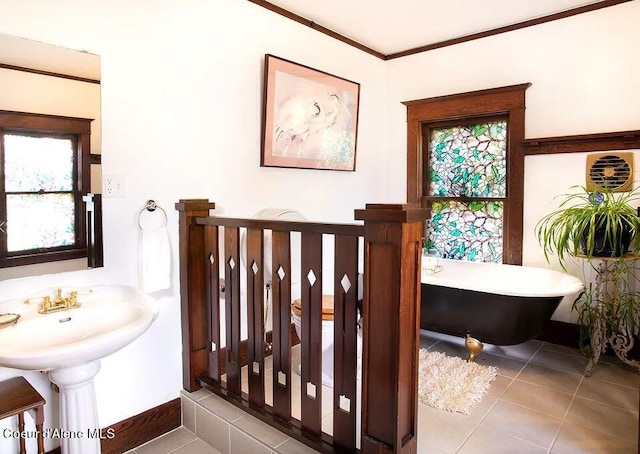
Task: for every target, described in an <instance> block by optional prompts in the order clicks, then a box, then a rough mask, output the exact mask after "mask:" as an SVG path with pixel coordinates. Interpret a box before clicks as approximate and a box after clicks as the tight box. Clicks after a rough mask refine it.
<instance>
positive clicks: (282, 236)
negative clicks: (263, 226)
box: [271, 230, 292, 421]
mask: <svg viewBox="0 0 640 454" xmlns="http://www.w3.org/2000/svg"><path fill="white" fill-rule="evenodd" d="M271 240H272V241H271V242H272V247H273V252H272V255H271V259H272V267H271V270H272V272H273V280H272V286H271V289H272V302H273V303H272V306H273V331H272V334H273V413H274V414H275V415H276V416H277V417H279V418H282V419H284V420H286V421H288V420H289V419H291V373H292V371H291V242H290V233H289V232H280V231H277V230H273V232H272V236H271Z"/></svg>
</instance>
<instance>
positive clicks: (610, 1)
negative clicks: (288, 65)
mask: <svg viewBox="0 0 640 454" xmlns="http://www.w3.org/2000/svg"><path fill="white" fill-rule="evenodd" d="M249 1H250V2H251V3H254V4H256V5H258V6H261V7H263V8H266V9H268V10H270V11H273V12H274V13H276V14H279V15H281V16H283V17H286V18H287V19H291V20H293V21H295V22H298V23H299V24H302V25H306V26H307V27H310V28H312V29H314V30H316V31H319V32H320V33H323V34H325V35H327V36H330V37H332V38H334V39H337V40H338V41H341V42H343V43H345V44H348V45H349V46H352V47H355V48H356V49H359V50H361V51H363V52H365V53H367V54H370V55H373V56H374V57H378V58H380V59H381V60H385V61H386V60H394V59H396V58H401V57H407V56H409V55H415V54H419V53H422V52H427V51H430V50H434V49H440V48H443V47H448V46H453V45H456V44H461V43H465V42H468V41H474V40H476V39H482V38H487V37H490V36H494V35H499V34H502V33H507V32H511V31H516V30H520V29H523V28H527V27H532V26H534V25H541V24H545V23H547V22H553V21H556V20H559V19H566V18H568V17H572V16H577V15H579V14H583V13H589V12H591V11H597V10H599V9H603V8H608V7H610V6H616V5H619V4H621V3H627V2H629V1H631V0H604V1H600V2H596V3H592V4H590V5H584V6H579V7H577V8H571V9H568V10H566V11H561V12H559V13H554V14H548V15H546V16H542V17H537V18H535V19H529V20H526V21H522V22H516V23H515V24H511V25H505V26H504V27H497V28H493V29H490V30H485V31H483V32H479V33H471V34H469V35H464V36H459V37H457V38H452V39H447V40H444V41H439V42H436V43H431V44H427V45H424V46H420V47H414V48H412V49H407V50H403V51H400V52H394V53H391V54H386V55H385V54H383V53H382V52H379V51H377V50H375V49H372V48H370V47H367V46H365V45H364V44H361V43H359V42H357V41H354V40H353V39H351V38H347V37H346V36H344V35H341V34H340V33H337V32H334V31H333V30H330V29H328V28H326V27H323V26H322V25H319V24H317V23H315V22H314V21H312V20H309V19H305V18H304V17H302V16H299V15H298V14H295V13H292V12H291V11H288V10H286V9H284V8H281V7H279V6H276V5H274V4H273V3H269V2H267V1H265V0H249Z"/></svg>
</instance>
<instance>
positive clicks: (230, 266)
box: [224, 227, 242, 395]
mask: <svg viewBox="0 0 640 454" xmlns="http://www.w3.org/2000/svg"><path fill="white" fill-rule="evenodd" d="M224 237H225V247H224V251H225V265H224V268H225V318H226V340H227V342H226V344H227V345H226V347H227V389H228V390H229V391H230V392H232V393H234V394H236V395H241V394H242V375H241V371H240V368H241V367H242V366H241V364H240V268H241V266H240V242H239V229H238V228H237V227H225V229H224Z"/></svg>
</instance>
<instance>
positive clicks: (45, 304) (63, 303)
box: [38, 289, 80, 314]
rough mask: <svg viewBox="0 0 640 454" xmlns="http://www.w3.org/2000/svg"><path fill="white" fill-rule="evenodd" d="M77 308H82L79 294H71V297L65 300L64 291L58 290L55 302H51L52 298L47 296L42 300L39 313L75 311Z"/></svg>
mask: <svg viewBox="0 0 640 454" xmlns="http://www.w3.org/2000/svg"><path fill="white" fill-rule="evenodd" d="M76 307H80V303H79V302H78V292H75V291H74V292H70V293H69V296H67V297H66V298H63V297H62V289H58V290H56V296H55V297H54V299H53V301H51V297H50V296H45V297H43V298H42V302H41V303H40V309H38V313H40V314H48V313H49V312H57V311H63V310H67V309H74V308H76Z"/></svg>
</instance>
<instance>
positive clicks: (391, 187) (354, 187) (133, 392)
mask: <svg viewBox="0 0 640 454" xmlns="http://www.w3.org/2000/svg"><path fill="white" fill-rule="evenodd" d="M0 10H1V11H2V14H0V32H3V33H8V34H14V35H18V36H23V37H26V38H31V39H37V40H41V41H45V42H51V43H54V44H58V45H63V46H68V47H72V48H76V49H87V50H89V51H90V52H93V53H96V54H99V55H100V56H101V58H102V119H103V129H102V135H103V143H102V145H103V146H102V148H103V161H102V162H103V173H104V174H105V175H116V176H119V177H121V178H122V180H123V181H124V183H125V195H124V197H123V198H111V199H105V200H104V210H105V212H104V219H105V225H104V230H105V231H104V234H105V267H104V268H103V269H98V270H89V271H82V272H77V273H66V274H61V275H52V276H44V277H40V278H37V279H27V280H22V281H5V282H3V283H2V284H0V292H1V295H2V298H0V299H5V298H10V297H13V296H19V295H21V294H23V293H24V292H26V291H27V289H30V290H32V289H33V288H36V287H37V288H40V287H49V286H53V285H56V284H58V283H64V284H69V285H82V284H88V283H105V282H106V283H108V282H114V283H123V284H132V285H136V284H137V276H136V265H137V259H136V250H137V231H136V227H135V224H134V220H135V216H136V214H137V212H138V211H139V210H140V208H141V207H142V206H143V204H144V203H145V201H146V200H147V199H149V198H153V199H155V200H156V201H157V202H158V203H159V204H160V205H161V206H162V207H164V208H165V210H166V211H167V213H168V215H169V228H170V235H171V240H172V248H173V252H174V261H173V263H174V269H175V267H177V260H176V254H175V253H176V252H177V244H176V235H177V215H176V213H175V212H174V211H173V204H174V202H176V201H177V200H178V199H180V198H209V199H211V200H212V201H215V202H216V203H217V204H218V207H219V211H220V212H221V213H223V214H232V215H243V216H244V215H247V216H250V215H252V214H253V213H255V212H256V211H258V210H259V209H261V208H264V207H268V206H272V207H273V206H276V207H283V206H286V207H289V208H294V209H297V210H299V211H301V212H302V213H303V214H304V215H305V216H306V217H307V218H309V219H317V220H335V221H344V222H346V221H350V220H351V219H352V218H353V209H354V208H356V207H362V206H363V205H364V204H365V203H366V202H398V201H400V202H401V201H404V200H405V198H406V196H405V173H406V137H405V127H406V126H405V125H406V118H405V108H404V107H403V106H402V105H401V104H400V102H401V101H405V100H410V99H418V98H425V97H429V96H438V95H444V94H450V93H457V92H462V91H468V90H476V89H483V88H491V87H497V86H503V85H509V84H515V83H522V82H532V83H533V86H532V87H531V88H530V89H529V90H528V91H527V105H528V110H527V125H526V126H527V136H528V137H534V136H550V135H567V134H579V133H590V132H601V131H611V130H625V129H638V123H637V118H639V114H640V103H639V102H638V101H639V99H638V98H639V95H640V89H639V88H638V87H637V83H636V77H635V75H637V74H638V73H639V72H640V71H639V70H640V62H639V61H638V59H637V58H634V55H635V54H634V52H635V47H634V43H637V42H639V39H640V30H639V29H637V27H636V22H637V18H638V17H640V4H638V2H630V3H626V4H623V5H619V6H616V7H612V8H608V9H605V10H601V11H598V12H594V13H589V14H585V15H582V16H578V17H574V18H570V19H565V20H562V21H558V22H554V23H550V24H545V25H541V26H538V27H534V28H529V29H525V30H520V31H516V32H511V33H509V34H505V35H500V36H496V37H491V38H486V39H483V40H479V41H474V42H471V43H465V44H461V45H458V46H454V47H449V48H445V49H440V50H435V51H432V52H428V53H423V54H420V55H415V56H411V57H407V58H403V59H400V60H393V61H390V62H386V63H385V62H382V61H381V60H378V59H376V58H374V57H371V56H369V55H367V54H364V53H362V52H360V51H357V50H355V49H352V48H350V47H348V46H346V45H344V44H342V43H340V42H338V41H335V40H333V39H331V38H328V37H326V36H324V35H321V34H319V33H317V32H314V31H313V30H311V29H309V28H307V27H304V26H302V25H300V24H296V23H293V22H291V21H288V20H286V19H284V18H282V17H279V16H277V15H275V14H273V13H271V12H269V11H267V10H265V9H262V8H260V7H258V6H256V5H253V4H252V3H250V2H247V1H242V0H136V1H135V2H131V1H124V0H112V1H109V2H106V1H104V2H86V1H85V0H67V1H65V2H49V1H46V0H22V1H21V2H14V1H10V0H0ZM265 53H271V54H274V55H277V56H280V57H284V58H287V59H289V60H292V61H295V62H299V63H302V64H305V65H308V66H311V67H315V68H318V69H322V70H324V71H327V72H329V73H333V74H336V75H339V76H341V77H344V78H347V79H350V80H354V81H357V82H360V83H361V100H360V120H359V129H358V133H359V134H358V153H357V168H356V172H355V173H351V172H329V171H314V170H296V169H275V168H260V166H259V162H260V161H259V150H260V117H261V111H262V72H263V71H262V68H263V55H264V54H265ZM559 159H560V160H564V159H569V162H568V163H567V162H565V161H563V162H562V163H559V162H558V160H559ZM541 160H542V162H541V165H538V164H536V162H537V161H541ZM534 161H536V162H534ZM582 163H583V161H582V160H581V158H580V157H579V156H572V157H570V158H566V157H556V156H552V157H536V158H531V159H530V158H527V163H526V172H527V173H526V179H527V180H526V184H527V192H526V194H525V210H526V211H527V213H537V212H539V211H544V210H545V209H546V208H545V207H546V206H547V205H548V204H549V203H550V202H549V200H548V199H549V198H550V197H551V195H552V194H559V193H562V192H564V191H565V189H566V188H567V187H569V186H570V185H571V184H574V183H580V181H574V180H576V179H579V178H580V175H579V173H580V172H577V173H576V174H573V173H572V174H567V173H566V166H567V165H571V166H577V167H580V168H581V167H582V165H583V164H582ZM560 164H561V165H560ZM540 188H545V192H544V195H540V192H541V191H540V190H539V189H540ZM537 217H538V216H537V215H536V216H535V218H537ZM534 223H535V219H533V218H532V217H531V216H529V215H527V217H526V218H525V262H526V263H531V264H543V262H542V260H541V252H540V250H539V248H537V246H536V245H535V244H532V238H531V235H532V229H533V225H534ZM155 296H157V298H158V305H159V306H160V316H159V318H158V320H157V321H156V322H155V324H154V325H153V326H152V327H151V328H150V330H149V331H148V332H147V333H145V334H144V335H143V336H142V337H141V338H139V339H138V340H136V341H135V342H134V343H132V344H131V345H130V346H128V347H126V348H125V349H124V350H122V351H120V352H118V353H116V354H114V355H112V356H111V357H108V358H106V359H104V360H103V362H102V370H101V372H100V373H99V374H98V377H97V381H96V391H97V398H98V407H99V420H100V424H101V425H102V426H107V425H110V424H112V423H114V422H117V421H120V420H123V419H125V418H127V417H129V416H132V415H134V414H137V413H139V412H142V411H144V410H147V409H149V408H151V407H154V406H156V405H159V404H161V403H164V402H166V401H168V400H171V399H173V398H175V397H177V396H178V392H179V389H180V388H181V353H180V351H181V346H180V315H179V297H178V276H177V275H176V274H175V273H174V276H173V286H172V289H171V290H170V291H167V292H162V293H160V294H157V295H155ZM18 373H19V372H17V371H13V370H10V369H1V368H0V379H2V378H6V377H9V376H12V375H16V374H18ZM26 375H27V377H28V378H29V379H30V380H31V381H32V382H33V383H34V384H35V385H36V386H37V387H38V389H39V390H40V391H41V392H42V393H43V394H44V395H45V397H46V398H47V400H48V402H49V404H48V407H49V408H48V410H47V415H46V416H47V425H48V426H54V427H55V426H56V425H57V416H55V412H56V411H57V405H56V395H55V394H54V393H52V392H50V391H49V390H48V385H47V382H46V377H44V376H41V375H39V374H38V373H27V374H26ZM2 424H9V423H8V422H2ZM2 427H4V426H2ZM11 443H12V441H10V440H4V439H2V437H1V433H0V451H2V452H4V451H5V447H8V448H10V447H11ZM52 446H53V444H52V442H51V441H50V440H49V441H47V449H51V447H52Z"/></svg>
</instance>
